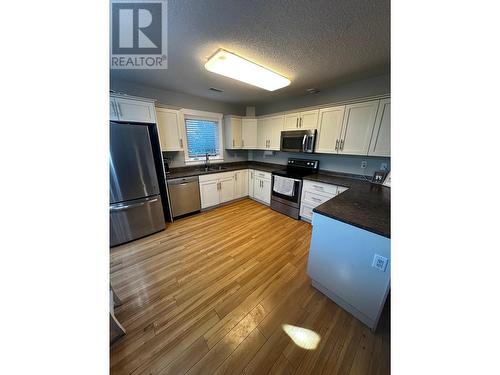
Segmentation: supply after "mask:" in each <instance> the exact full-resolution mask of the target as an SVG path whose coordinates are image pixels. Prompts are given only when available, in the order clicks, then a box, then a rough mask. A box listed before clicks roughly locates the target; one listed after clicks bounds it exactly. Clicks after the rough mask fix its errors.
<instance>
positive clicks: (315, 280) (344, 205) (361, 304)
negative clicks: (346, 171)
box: [307, 180, 391, 330]
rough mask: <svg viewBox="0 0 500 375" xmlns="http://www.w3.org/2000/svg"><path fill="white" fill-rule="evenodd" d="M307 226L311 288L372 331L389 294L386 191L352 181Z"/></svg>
mask: <svg viewBox="0 0 500 375" xmlns="http://www.w3.org/2000/svg"><path fill="white" fill-rule="evenodd" d="M331 182H332V183H337V184H338V183H339V181H338V180H337V181H335V182H334V181H333V180H332V181H331ZM312 223H313V231H312V238H311V246H310V250H309V262H308V267H307V273H308V274H309V276H310V277H311V279H312V285H313V286H314V287H315V288H316V289H318V290H320V291H321V292H322V293H323V294H325V295H326V296H328V297H329V298H330V299H332V300H333V301H334V302H335V303H337V304H338V305H339V306H341V307H342V308H344V309H345V310H346V311H348V312H349V313H351V314H352V315H353V316H355V317H356V318H358V319H359V320H360V321H362V322H363V323H365V324H366V325H367V326H368V327H370V328H371V329H372V330H375V329H376V327H377V324H378V320H379V318H380V314H381V312H382V309H383V308H384V304H385V301H386V298H387V295H388V293H389V290H390V269H391V267H390V258H391V256H390V250H391V245H390V242H391V241H390V189H389V188H387V187H384V186H380V185H372V184H370V183H364V182H353V183H352V184H351V186H350V188H349V189H348V190H347V191H345V192H343V193H342V194H339V195H338V196H336V197H334V198H332V199H330V200H329V201H327V202H325V203H323V204H322V205H320V206H318V207H316V208H315V209H314V210H313V221H312Z"/></svg>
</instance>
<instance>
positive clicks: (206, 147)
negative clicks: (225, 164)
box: [184, 114, 222, 162]
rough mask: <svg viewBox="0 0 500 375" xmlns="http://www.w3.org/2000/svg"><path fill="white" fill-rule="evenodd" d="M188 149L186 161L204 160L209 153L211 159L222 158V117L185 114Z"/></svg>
mask: <svg viewBox="0 0 500 375" xmlns="http://www.w3.org/2000/svg"><path fill="white" fill-rule="evenodd" d="M184 123H185V126H186V137H187V149H186V152H185V156H186V161H193V162H195V161H202V160H205V155H206V154H207V153H208V155H209V159H211V160H214V159H216V160H217V159H219V160H220V159H222V145H221V144H222V134H221V119H220V118H215V117H212V116H207V117H205V116H200V117H198V116H192V115H189V114H185V116H184Z"/></svg>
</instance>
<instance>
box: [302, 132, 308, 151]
mask: <svg viewBox="0 0 500 375" xmlns="http://www.w3.org/2000/svg"><path fill="white" fill-rule="evenodd" d="M306 140H307V134H304V138H302V151H305V150H306Z"/></svg>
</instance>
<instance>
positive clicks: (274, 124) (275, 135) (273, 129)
mask: <svg viewBox="0 0 500 375" xmlns="http://www.w3.org/2000/svg"><path fill="white" fill-rule="evenodd" d="M283 121H284V117H283V116H273V117H270V118H269V124H268V126H269V129H268V131H269V133H268V137H269V140H268V141H269V142H268V147H267V148H268V149H269V150H276V151H279V150H280V142H281V131H282V130H283Z"/></svg>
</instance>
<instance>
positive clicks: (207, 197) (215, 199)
mask: <svg viewBox="0 0 500 375" xmlns="http://www.w3.org/2000/svg"><path fill="white" fill-rule="evenodd" d="M200 197H201V208H207V207H211V206H215V205H218V204H219V203H220V199H219V181H207V182H202V183H200Z"/></svg>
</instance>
